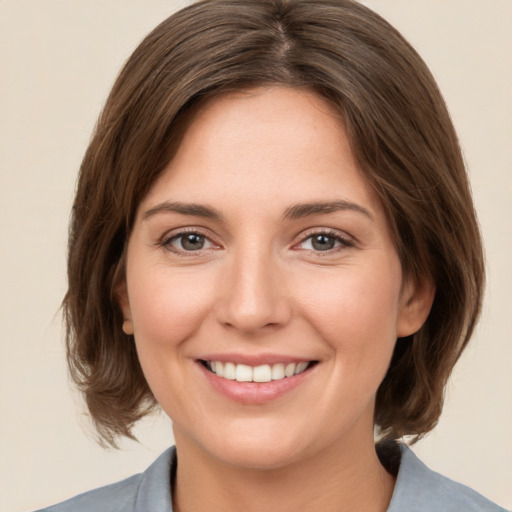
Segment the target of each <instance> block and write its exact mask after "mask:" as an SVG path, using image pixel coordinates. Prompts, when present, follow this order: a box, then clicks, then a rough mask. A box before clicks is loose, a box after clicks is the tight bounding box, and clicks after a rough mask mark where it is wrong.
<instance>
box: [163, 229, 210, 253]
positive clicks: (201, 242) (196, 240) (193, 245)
mask: <svg viewBox="0 0 512 512" xmlns="http://www.w3.org/2000/svg"><path fill="white" fill-rule="evenodd" d="M162 245H164V246H165V247H166V248H168V249H170V250H172V251H174V252H194V251H201V250H203V249H210V248H211V247H213V243H212V242H211V241H210V240H209V239H208V238H207V237H206V236H205V235H203V234H202V233H196V232H190V233H178V234H177V235H173V236H172V237H170V238H168V239H167V240H165V241H164V242H163V244H162Z"/></svg>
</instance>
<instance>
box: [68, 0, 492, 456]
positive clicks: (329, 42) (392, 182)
mask: <svg viewBox="0 0 512 512" xmlns="http://www.w3.org/2000/svg"><path fill="white" fill-rule="evenodd" d="M276 84H281V85H284V86H289V87H296V88H305V89H307V90H309V91H312V92H314V93H316V94H318V95H319V96H321V97H322V98H325V99H326V100H328V101H329V102H330V103H331V105H333V107H334V108H335V109H337V111H338V112H339V113H340V114H341V116H342V118H343V120H344V123H345V127H346V131H347V135H348V139H349V141H350V144H351V148H352V151H353V153H354V155H355V158H356V160H357V162H358V164H359V167H360V169H361V171H362V172H363V174H364V175H365V176H366V179H367V180H368V182H369V183H370V184H371V186H372V187H373V188H374V189H375V191H376V193H377V194H378V196H379V198H380V200H381V202H382V204H383V206H384V209H385V212H386V215H387V219H388V222H389V225H390V228H391V231H392V234H393V237H394V242H395V246H396V250H397V252H398V255H399V257H400V260H401V263H402V267H403V270H404V275H405V276H406V277H407V278H408V279H414V280H418V281H420V280H421V279H425V278H428V279H432V280H433V282H434V283H435V285H436V294H435V299H434V302H433V306H432V309H431V312H430V314H429V316H428V318H427V320H426V322H425V324H424V325H423V326H422V328H421V329H420V330H419V331H418V332H417V333H415V334H414V335H411V336H409V337H407V338H400V339H398V340H397V343H396V347H395V350H394V353H393V357H392V360H391V363H390V366H389V370H388V372H387V374H386V376H385V378H384V380H383V382H382V383H381V385H380V387H379V389H378V393H377V398H376V409H375V424H376V426H377V428H378V429H379V430H380V434H381V436H382V437H383V438H385V439H398V438H400V437H401V436H404V435H408V436H413V437H412V439H413V440H415V439H418V438H419V437H421V436H422V435H424V434H425V433H427V432H428V431H430V430H431V429H432V428H433V427H434V426H435V425H436V423H437V421H438V418H439V415H440V413H441V410H442V405H443V397H444V390H445V386H446V383H447V380H448V378H449V375H450V373H451V371H452V368H453V366H454V364H455V362H456V361H457V359H458V358H459V356H460V354H461V352H462V351H463V349H464V347H465V346H466V344H467V342H468V340H469V338H470V336H471V333H472V331H473V329H474V326H475V322H476V320H477V318H478V314H479V311H480V307H481V299H482V289H483V284H484V268H483V254H482V246H481V240H480V234H479V229H478V223H477V220H476V216H475V212H474V207H473V203H472V198H471V192H470V187H469V183H468V178H467V174H466V170H465V166H464V162H463V157H462V155H461V150H460V147H459V143H458V140H457V135H456V133H455V130H454V127H453V124H452V122H451V120H450V117H449V114H448V112H447V108H446V106H445V103H444V101H443V98H442V96H441V94H440V92H439V90H438V87H437V85H436V83H435V81H434V79H433V77H432V75H431V73H430V72H429V70H428V68H427V66H426V65H425V63H424V62H423V61H422V59H421V58H420V57H419V56H418V54H417V53H416V51H415V50H414V49H413V48H412V47H411V46H410V45H409V43H407V42H406V41H405V39H404V38H403V37H402V36H401V35H400V34H399V33H398V32H397V31H396V30H395V29H394V28H393V27H392V26H390V25H389V24H388V23H387V22H386V21H385V20H383V19H382V18H381V17H380V16H378V15H377V14H375V13H374V12H372V11H371V10H369V9H368V8H366V7H364V6H362V5H361V4H359V3H357V2H356V1H352V0H203V1H199V2H196V3H193V4H192V5H189V6H188V7H186V8H184V9H182V10H181V11H179V12H177V13H175V14H173V15H172V16H170V17H169V18H168V19H166V20H165V21H164V22H162V23H161V24H160V25H159V26H157V27H156V28H155V29H154V30H153V31H152V32H151V33H150V34H149V35H148V36H147V37H146V38H145V39H144V40H143V41H142V43H141V44H140V45H139V46H138V48H137V49H136V50H135V51H134V53H133V54H132V55H131V57H130V58H129V59H128V61H127V62H126V64H125V65H124V67H123V69H122V70H121V72H120V74H119V76H118V78H117V80H116V82H115V84H114V86H113V88H112V91H111V93H110V95H109V97H108V100H107V102H106V104H105V107H104V109H103V112H102V113H101V115H100V117H99V120H98V123H97V126H96V128H95V132H94V134H93V137H92V139H91V142H90V144H89V147H88V149H87V151H86V153H85V156H84V159H83V162H82V165H81V168H80V173H79V178H78V183H77V190H76V197H75V201H74V206H73V211H72V218H71V224H70V236H69V248H68V291H67V294H66V296H65V298H64V301H63V312H64V317H65V322H66V328H67V330H66V343H67V357H68V363H69V369H70V375H71V377H72V379H73V380H74V382H75V383H76V384H77V386H78V388H79V389H80V390H81V391H82V392H83V395H84V397H85V401H86V404H87V406H88V409H89V412H90V415H91V417H92V419H93V422H94V425H95V427H96V430H97V432H98V435H99V439H100V441H101V442H103V443H105V444H110V445H114V446H115V444H116V440H117V438H118V437H119V436H128V437H132V428H133V426H134V424H135V423H136V422H137V421H138V420H139V419H140V418H142V417H143V416H144V415H146V414H147V413H148V412H150V411H151V410H152V409H153V408H154V407H155V406H156V402H155V399H154V397H153V395H152V392H151V390H150V388H149V386H148V384H147V382H146V379H145V377H144V375H143V372H142V369H141V366H140V364H139V361H138V358H137V353H136V350H135V343H134V339H133V337H132V336H128V335H126V334H124V333H123V331H122V324H123V316H122V313H121V309H120V307H119V304H118V299H117V297H116V287H117V286H118V285H119V283H120V282H121V280H122V279H123V278H124V266H125V248H126V244H127V240H128V238H129V236H130V232H131V229H132V225H133V222H134V218H135V213H136V210H137V208H138V205H139V204H140V202H141V200H142V199H143V198H144V197H145V195H146V194H147V192H148V191H149V189H150V187H151V186H152V184H154V183H155V180H156V179H157V178H158V177H159V175H160V174H161V173H162V171H163V169H164V168H165V167H166V165H167V164H168V163H169V161H170V160H171V159H172V157H173V153H174V152H175V151H176V149H177V147H178V146H179V143H180V140H181V137H182V136H183V133H184V132H185V131H186V129H187V126H188V124H189V123H190V122H193V115H194V111H195V110H197V108H199V106H200V105H201V103H202V102H203V101H205V100H207V99H210V98H212V97H215V96H217V95H221V94H225V93H227V92H233V91H241V90H245V89H249V88H252V87H257V86H265V85H276Z"/></svg>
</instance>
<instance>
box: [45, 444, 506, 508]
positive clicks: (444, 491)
mask: <svg viewBox="0 0 512 512" xmlns="http://www.w3.org/2000/svg"><path fill="white" fill-rule="evenodd" d="M401 452H402V456H401V461H400V468H399V470H398V476H397V481H396V485H395V489H394V491H393V497H392V499H391V503H390V504H389V508H388V512H507V511H506V510H505V509H504V508H501V507H500V506H498V505H495V504H494V503H492V502H490V501H489V500H488V499H486V498H484V497H483V496H481V495H480V494H478V493H477V492H475V491H473V490H472V489H470V488H469V487H466V486H465V485H462V484H459V483H457V482H454V481H452V480H450V479H448V478H446V477H444V476H442V475H440V474H439V473H435V472H434V471H431V470H430V469H428V468H427V466H425V464H423V463H422V462H421V461H420V460H419V459H418V458H417V457H416V455H414V453H413V452H412V451H411V450H410V449H409V448H408V447H407V446H405V445H402V446H401ZM175 468H176V449H175V447H172V448H169V449H168V450H166V451H165V452H164V453H163V454H162V455H160V457H158V459H156V461H155V462H154V463H153V464H151V466H149V468H148V469H147V470H146V471H144V473H140V474H138V475H134V476H132V477H130V478H127V479H126V480H122V481H121V482H118V483H115V484H111V485H107V486H105V487H100V488H99V489H95V490H93V491H89V492H86V493H84V494H80V495H78V496H76V497H75V498H72V499H70V500H67V501H64V502H63V503H60V504H58V505H54V506H53V507H49V508H45V509H42V510H40V511H38V512H172V503H171V495H172V490H171V474H172V473H173V471H175Z"/></svg>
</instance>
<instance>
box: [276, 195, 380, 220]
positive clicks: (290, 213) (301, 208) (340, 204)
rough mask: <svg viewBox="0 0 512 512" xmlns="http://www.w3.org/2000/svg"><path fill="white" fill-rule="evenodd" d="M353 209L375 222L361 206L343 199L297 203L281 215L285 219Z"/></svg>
mask: <svg viewBox="0 0 512 512" xmlns="http://www.w3.org/2000/svg"><path fill="white" fill-rule="evenodd" d="M346 210H349V211H353V212H357V213H362V214H363V215H364V216H366V217H368V218H369V219H370V220H371V221H373V222H375V218H374V216H373V215H372V214H371V213H370V212H369V211H368V210H367V209H366V208H364V207H363V206H361V205H359V204H357V203H351V202H349V201H345V200H343V199H342V200H338V201H329V202H319V203H316V202H313V203H299V204H296V205H293V206H290V207H289V208H287V209H286V210H285V212H284V215H283V217H284V218H285V219H291V220H293V219H301V218H303V217H309V216H311V215H320V214H324V213H334V212H339V211H346Z"/></svg>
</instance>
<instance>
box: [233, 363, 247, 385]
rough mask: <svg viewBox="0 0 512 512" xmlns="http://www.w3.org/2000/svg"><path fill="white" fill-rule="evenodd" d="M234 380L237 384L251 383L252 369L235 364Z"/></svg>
mask: <svg viewBox="0 0 512 512" xmlns="http://www.w3.org/2000/svg"><path fill="white" fill-rule="evenodd" d="M228 364H229V363H228ZM235 378H236V380H237V381H238V382H251V381H252V368H251V367H250V366H247V365H245V364H237V365H236V368H235Z"/></svg>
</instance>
